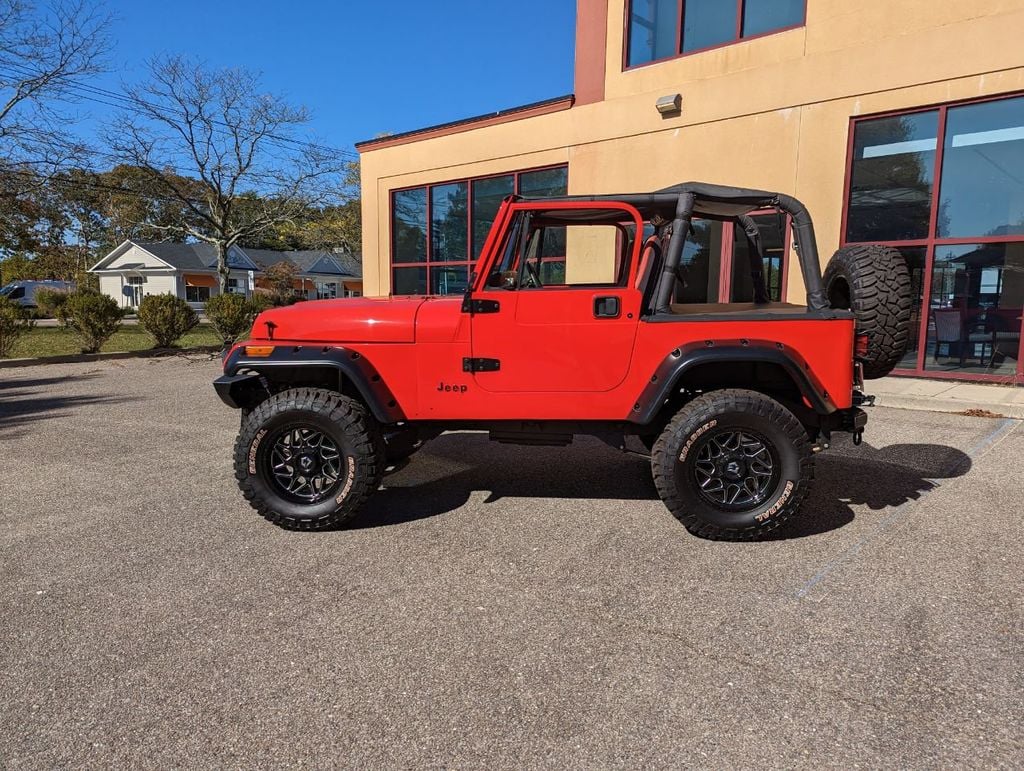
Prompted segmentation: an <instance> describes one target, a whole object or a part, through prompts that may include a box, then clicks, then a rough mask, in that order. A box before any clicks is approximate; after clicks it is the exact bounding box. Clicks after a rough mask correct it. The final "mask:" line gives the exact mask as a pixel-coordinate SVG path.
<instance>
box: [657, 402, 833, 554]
mask: <svg viewBox="0 0 1024 771" xmlns="http://www.w3.org/2000/svg"><path fill="white" fill-rule="evenodd" d="M651 468H652V471H653V473H654V483H655V486H656V487H657V488H658V493H659V495H660V496H661V499H662V500H663V501H664V502H665V505H666V506H667V507H668V509H669V511H671V512H672V514H673V515H674V516H675V517H676V518H677V519H678V520H679V521H681V522H682V523H683V524H684V525H685V526H686V529H687V530H689V531H690V532H691V533H693V534H694V535H698V536H701V537H704V538H711V539H716V540H719V539H720V540H748V539H753V538H758V537H761V536H763V535H764V534H766V533H768V532H770V531H772V530H774V529H776V528H777V527H779V526H780V525H781V524H782V523H783V522H785V521H786V520H787V519H789V518H790V517H792V516H793V515H794V514H795V513H796V512H797V511H798V510H799V508H800V504H801V503H802V502H803V499H804V498H805V497H806V495H807V492H808V491H809V489H810V485H811V482H812V481H813V479H814V456H813V453H812V450H811V446H810V443H809V442H808V440H807V431H806V430H805V429H804V427H803V426H802V425H801V424H800V421H798V420H797V419H796V417H795V416H794V415H793V413H791V412H790V411H789V410H787V409H786V408H785V407H783V406H782V405H781V404H779V403H778V402H777V401H775V400H774V399H771V398H769V397H768V396H765V395H764V394H760V393H757V392H755V391H744V390H739V389H730V390H722V391H712V392H711V393H707V394H704V395H703V396H699V397H697V398H696V399H694V400H693V401H692V402H690V403H688V404H687V405H686V406H685V407H683V408H682V409H681V410H680V411H679V412H678V413H677V414H676V416H675V417H674V418H673V419H672V420H671V421H670V422H669V424H668V426H666V428H665V430H664V431H663V432H662V434H661V436H660V437H658V440H657V441H656V442H655V444H654V449H653V451H652V453H651Z"/></svg>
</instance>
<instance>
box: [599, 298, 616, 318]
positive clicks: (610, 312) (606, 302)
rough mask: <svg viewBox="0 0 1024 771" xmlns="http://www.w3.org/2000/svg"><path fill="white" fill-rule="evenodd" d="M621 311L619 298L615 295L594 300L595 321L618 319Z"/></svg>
mask: <svg viewBox="0 0 1024 771" xmlns="http://www.w3.org/2000/svg"><path fill="white" fill-rule="evenodd" d="M621 311H622V307H621V304H620V303H619V298H618V297H617V296H615V295H611V296H608V297H595V298H594V318H595V319H617V318H618V317H619V313H621Z"/></svg>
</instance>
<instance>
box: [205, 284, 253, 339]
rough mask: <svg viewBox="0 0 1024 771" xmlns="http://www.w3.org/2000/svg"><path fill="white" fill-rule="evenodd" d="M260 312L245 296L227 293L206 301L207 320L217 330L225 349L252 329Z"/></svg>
mask: <svg viewBox="0 0 1024 771" xmlns="http://www.w3.org/2000/svg"><path fill="white" fill-rule="evenodd" d="M257 313H258V310H257V309H256V308H255V306H254V305H253V303H252V302H251V301H249V300H247V299H245V297H244V296H243V295H240V294H231V293H229V292H225V293H224V294H218V295H214V296H213V297H211V298H210V299H209V300H207V301H206V318H208V319H209V320H210V323H211V324H213V328H214V329H215V330H217V334H218V335H219V336H220V340H221V342H222V343H223V344H224V346H225V347H227V346H229V345H231V344H232V343H233V342H235V340H237V339H238V338H239V337H241V336H242V335H244V334H245V333H246V332H248V331H249V330H250V329H251V328H252V320H253V319H254V318H255V316H256V314H257Z"/></svg>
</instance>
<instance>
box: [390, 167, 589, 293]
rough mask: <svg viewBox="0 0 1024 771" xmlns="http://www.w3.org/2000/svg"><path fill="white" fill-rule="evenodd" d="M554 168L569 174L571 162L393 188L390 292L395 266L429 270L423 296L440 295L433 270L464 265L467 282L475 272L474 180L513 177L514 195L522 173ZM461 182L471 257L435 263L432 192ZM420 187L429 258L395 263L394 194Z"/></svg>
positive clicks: (391, 196) (467, 241)
mask: <svg viewBox="0 0 1024 771" xmlns="http://www.w3.org/2000/svg"><path fill="white" fill-rule="evenodd" d="M554 169H565V170H566V172H567V173H568V169H569V165H568V164H567V163H555V164H550V165H548V166H533V167H530V168H526V169H515V170H512V171H504V172H499V173H496V174H484V175H481V176H477V177H461V178H458V179H448V180H444V181H440V182H429V183H425V184H419V185H408V186H406V187H396V188H394V189H393V190H391V191H390V194H389V197H388V202H389V206H390V209H389V211H388V225H389V227H390V230H391V233H390V237H389V242H390V253H389V254H388V270H389V271H390V273H391V275H390V278H391V291H390V292H389V294H391V295H394V294H395V291H394V289H395V270H396V269H401V268H424V269H425V270H426V272H427V275H426V291H425V292H424V293H423V295H422V296H426V297H432V296H437V295H435V294H434V293H433V292H432V291H431V288H432V284H431V272H432V271H433V270H434V269H451V268H465V270H466V279H467V281H468V280H469V277H470V275H471V273H472V268H473V266H474V265H475V264H476V262H477V259H476V258H475V257H474V256H473V251H474V249H473V247H474V244H473V185H474V184H475V183H478V182H481V181H483V180H488V179H497V178H499V177H509V176H510V177H512V178H513V180H512V194H513V195H519V191H520V189H521V187H520V184H521V182H520V180H521V177H522V175H523V174H532V173H534V172H538V171H551V170H554ZM462 182H464V183H466V199H467V200H466V248H467V250H468V251H467V257H468V259H466V260H452V261H447V262H434V261H433V260H432V259H431V258H432V256H433V254H432V253H433V248H434V245H433V240H434V239H433V238H432V233H431V230H432V229H433V222H434V216H433V214H434V213H433V196H432V195H431V191H432V190H433V188H435V187H444V186H445V185H454V184H459V183H462ZM419 189H423V190H424V191H425V192H426V199H427V210H426V223H427V227H426V233H425V237H426V251H425V257H426V259H425V261H423V262H395V241H396V236H397V233H396V231H397V229H396V228H395V219H394V215H395V196H396V195H397V194H398V193H404V192H407V191H409V190H419ZM499 211H500V209H499ZM483 246H484V245H483V244H481V249H482V247H483ZM481 253H482V251H481ZM408 296H414V295H408Z"/></svg>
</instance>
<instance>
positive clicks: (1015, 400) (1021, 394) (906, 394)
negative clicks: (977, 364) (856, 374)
mask: <svg viewBox="0 0 1024 771" xmlns="http://www.w3.org/2000/svg"><path fill="white" fill-rule="evenodd" d="M865 390H866V391H867V393H869V394H874V395H875V396H877V397H878V401H877V404H878V405H879V406H882V407H896V408H898V409H905V410H932V411H933V412H964V411H965V410H987V411H989V412H992V413H995V414H997V415H1003V416H1005V417H1008V418H1019V419H1024V388H1020V387H1015V386H1010V385H1005V386H1004V385H995V384H988V383H960V382H957V381H955V380H925V379H921V378H910V377H886V378H882V379H881V380H871V381H868V383H866V387H865Z"/></svg>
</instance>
